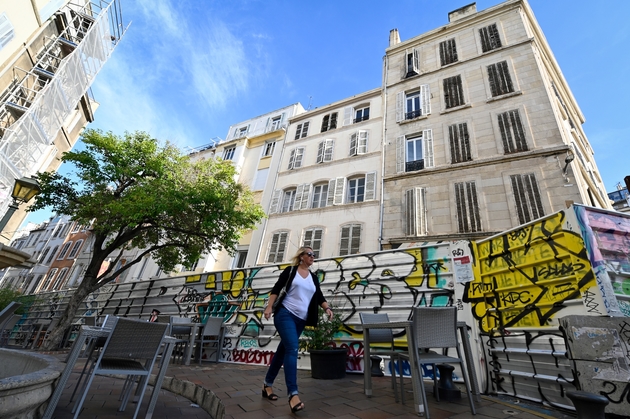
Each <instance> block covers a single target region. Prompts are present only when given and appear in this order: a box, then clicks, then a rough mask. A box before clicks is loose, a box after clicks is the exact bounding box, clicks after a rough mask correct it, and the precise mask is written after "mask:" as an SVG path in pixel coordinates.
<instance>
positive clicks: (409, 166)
mask: <svg viewBox="0 0 630 419" xmlns="http://www.w3.org/2000/svg"><path fill="white" fill-rule="evenodd" d="M422 169H424V159H423V160H415V161H408V162H407V163H405V172H415V171H416V170H422Z"/></svg>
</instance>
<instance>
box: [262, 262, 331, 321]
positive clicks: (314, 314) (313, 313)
mask: <svg viewBox="0 0 630 419" xmlns="http://www.w3.org/2000/svg"><path fill="white" fill-rule="evenodd" d="M293 268H295V266H287V267H286V268H285V269H284V271H282V273H281V274H280V277H279V278H278V281H276V284H275V285H274V286H273V288H272V289H271V294H275V295H278V296H279V295H280V291H281V290H282V288H284V285H285V284H286V283H287V281H288V282H289V283H288V285H287V292H288V291H289V289H290V288H291V284H293V278H295V275H296V274H297V268H296V269H295V270H294V271H293V272H291V270H292V269H293ZM309 272H310V270H309ZM289 276H290V278H289ZM311 278H312V279H313V284H315V294H313V297H312V298H311V302H310V303H309V305H308V314H307V315H306V325H307V326H317V321H318V320H319V316H318V313H319V311H318V307H319V306H321V305H322V303H324V302H326V298H324V294H322V290H321V288H320V287H319V281H318V280H317V278H316V277H315V275H314V274H313V272H311ZM280 304H282V303H280ZM280 304H278V307H279V306H280ZM276 310H277V308H276ZM274 313H275V311H274Z"/></svg>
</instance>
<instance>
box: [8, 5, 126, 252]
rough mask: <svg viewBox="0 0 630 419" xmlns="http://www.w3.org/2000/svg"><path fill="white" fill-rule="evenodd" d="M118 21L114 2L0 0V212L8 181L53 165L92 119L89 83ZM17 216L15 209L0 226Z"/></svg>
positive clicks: (15, 222) (120, 30)
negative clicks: (8, 218) (10, 216)
mask: <svg viewBox="0 0 630 419" xmlns="http://www.w3.org/2000/svg"><path fill="white" fill-rule="evenodd" d="M122 22H123V20H122V14H121V8H120V0H110V1H101V2H97V3H91V2H88V1H85V0H79V1H72V2H70V1H69V0H65V1H64V0H62V1H53V0H50V1H46V0H38V1H15V0H0V214H4V213H5V212H6V211H7V208H8V206H9V204H10V203H11V191H12V189H13V185H14V183H15V180H16V179H20V178H23V177H31V176H32V175H34V174H35V173H36V172H38V171H53V170H57V168H58V167H59V165H60V163H61V162H60V160H59V159H60V157H61V155H62V153H63V152H65V151H68V150H70V149H72V147H73V146H74V144H75V143H76V141H77V140H78V138H79V136H80V134H81V131H82V130H83V128H84V127H85V126H86V124H87V123H88V122H91V121H92V120H93V119H94V116H93V115H94V110H95V109H96V108H97V106H98V104H97V102H96V101H95V100H94V99H93V98H92V97H91V95H90V92H89V87H90V85H91V84H92V82H93V81H94V78H95V77H96V75H97V73H98V71H99V70H100V69H101V68H102V66H103V65H104V64H105V62H106V61H107V60H108V59H109V56H110V54H111V53H112V51H113V49H114V48H115V47H116V45H117V44H118V42H119V41H120V38H121V37H122V35H123V34H124V32H125V28H124V27H123V26H122ZM24 217H25V212H24V211H23V209H22V210H18V211H16V213H15V214H14V215H13V216H12V218H11V219H10V221H9V223H8V224H7V225H6V227H5V228H4V231H6V232H13V231H15V230H16V229H17V227H18V226H19V225H20V224H21V223H22V221H23V219H24ZM9 238H10V235H9ZM4 240H6V239H4Z"/></svg>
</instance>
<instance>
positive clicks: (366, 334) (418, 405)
mask: <svg viewBox="0 0 630 419" xmlns="http://www.w3.org/2000/svg"><path fill="white" fill-rule="evenodd" d="M361 326H362V327H363V360H364V365H363V389H364V392H365V395H366V396H368V397H372V374H371V372H370V367H369V363H367V364H366V363H365V360H366V359H370V329H405V332H406V336H407V345H409V346H410V347H409V363H410V365H411V371H412V374H411V385H412V387H413V405H414V410H415V412H416V413H418V414H424V411H425V408H424V405H423V404H422V397H421V396H420V386H421V385H422V383H421V382H420V379H421V378H420V377H417V374H415V371H416V370H415V365H416V352H417V351H416V348H415V339H414V338H413V322H411V321H393V322H384V323H364V324H362V325H361ZM457 328H458V330H459V332H460V336H461V343H462V346H463V347H464V357H465V358H466V368H467V372H468V376H469V377H470V382H471V390H472V392H473V396H474V397H475V398H476V400H477V401H480V395H479V386H478V384H477V375H476V374H475V367H474V362H473V358H472V351H471V347H470V342H469V340H468V327H467V325H466V322H463V321H458V322H457ZM366 365H367V367H366Z"/></svg>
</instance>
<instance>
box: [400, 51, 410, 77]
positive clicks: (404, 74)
mask: <svg viewBox="0 0 630 419" xmlns="http://www.w3.org/2000/svg"><path fill="white" fill-rule="evenodd" d="M407 57H409V50H408V49H406V50H405V55H404V56H403V59H402V65H401V66H400V78H401V79H405V78H406V77H407V60H408V58H407Z"/></svg>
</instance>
